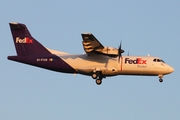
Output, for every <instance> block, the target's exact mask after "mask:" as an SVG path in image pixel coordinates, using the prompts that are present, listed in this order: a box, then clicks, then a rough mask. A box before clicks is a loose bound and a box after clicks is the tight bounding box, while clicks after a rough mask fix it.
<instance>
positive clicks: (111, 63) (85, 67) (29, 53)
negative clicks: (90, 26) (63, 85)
mask: <svg viewBox="0 0 180 120" xmlns="http://www.w3.org/2000/svg"><path fill="white" fill-rule="evenodd" d="M9 25H10V30H11V33H12V37H13V41H14V45H15V49H16V53H17V55H15V56H8V57H7V58H8V59H9V60H12V61H16V62H20V63H24V64H28V65H32V66H36V67H40V68H44V69H48V70H52V71H56V72H62V73H72V74H82V75H87V76H91V77H92V78H93V79H95V82H96V84H97V85H100V84H101V83H102V79H103V78H106V77H112V76H117V75H138V76H158V77H159V82H163V79H162V78H163V76H164V75H167V74H170V73H172V72H173V71H174V68H173V67H171V66H170V65H168V64H166V63H165V62H164V61H163V60H162V59H161V58H159V57H153V56H129V55H127V56H124V55H122V53H123V52H124V50H123V49H121V42H120V45H119V48H113V47H106V46H103V45H102V44H101V43H100V42H99V41H98V40H97V39H96V37H95V36H94V35H93V34H92V33H82V34H81V35H82V45H83V48H84V51H85V52H86V53H85V54H69V53H65V52H61V51H57V50H52V49H49V48H46V47H44V46H43V45H42V44H41V43H39V42H38V41H37V40H36V39H34V38H33V37H32V36H31V34H30V32H29V30H28V28H27V27H26V25H25V24H22V23H18V22H11V23H9Z"/></svg>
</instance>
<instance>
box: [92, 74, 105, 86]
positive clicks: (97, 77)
mask: <svg viewBox="0 0 180 120" xmlns="http://www.w3.org/2000/svg"><path fill="white" fill-rule="evenodd" d="M92 78H93V79H96V84H97V85H101V83H102V79H103V76H102V74H101V72H95V73H93V74H92Z"/></svg>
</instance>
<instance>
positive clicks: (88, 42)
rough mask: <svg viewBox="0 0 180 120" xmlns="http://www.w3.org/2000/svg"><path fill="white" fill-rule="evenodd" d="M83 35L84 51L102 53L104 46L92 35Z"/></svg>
mask: <svg viewBox="0 0 180 120" xmlns="http://www.w3.org/2000/svg"><path fill="white" fill-rule="evenodd" d="M81 35H82V39H83V41H82V44H83V47H84V51H85V52H86V53H87V54H89V53H96V52H97V51H102V50H103V49H104V46H103V45H102V44H101V43H100V42H99V41H98V40H97V39H96V38H95V37H94V35H93V34H92V33H83V34H81Z"/></svg>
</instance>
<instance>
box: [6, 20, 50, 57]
mask: <svg viewBox="0 0 180 120" xmlns="http://www.w3.org/2000/svg"><path fill="white" fill-rule="evenodd" d="M9 25H10V29H11V33H12V37H13V40H14V45H15V48H16V52H17V55H18V56H28V55H42V54H51V53H50V52H49V51H48V50H47V49H46V48H45V47H44V46H43V45H42V44H41V43H39V42H38V41H37V40H35V39H34V38H33V37H32V36H31V34H30V32H29V31H28V29H27V27H26V25H24V24H21V23H16V22H13V23H9Z"/></svg>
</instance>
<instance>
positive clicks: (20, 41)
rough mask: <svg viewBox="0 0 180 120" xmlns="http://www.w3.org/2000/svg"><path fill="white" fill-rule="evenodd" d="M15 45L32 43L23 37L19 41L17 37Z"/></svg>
mask: <svg viewBox="0 0 180 120" xmlns="http://www.w3.org/2000/svg"><path fill="white" fill-rule="evenodd" d="M16 43H33V40H32V39H29V38H28V37H25V38H24V39H20V38H19V37H17V38H16Z"/></svg>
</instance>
